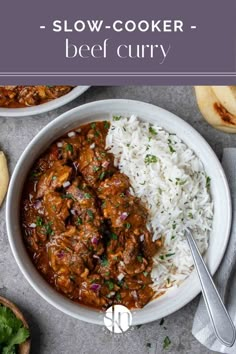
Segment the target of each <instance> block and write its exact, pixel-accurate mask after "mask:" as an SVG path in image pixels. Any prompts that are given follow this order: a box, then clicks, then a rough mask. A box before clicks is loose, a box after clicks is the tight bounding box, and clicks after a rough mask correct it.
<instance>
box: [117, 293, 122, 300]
mask: <svg viewBox="0 0 236 354" xmlns="http://www.w3.org/2000/svg"><path fill="white" fill-rule="evenodd" d="M116 300H117V301H120V300H121V295H120V293H116Z"/></svg>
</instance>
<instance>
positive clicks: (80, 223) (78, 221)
mask: <svg viewBox="0 0 236 354" xmlns="http://www.w3.org/2000/svg"><path fill="white" fill-rule="evenodd" d="M76 223H77V225H82V223H83V221H82V219H81V218H80V217H78V218H77V222H76Z"/></svg>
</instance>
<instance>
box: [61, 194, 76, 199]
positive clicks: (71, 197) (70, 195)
mask: <svg viewBox="0 0 236 354" xmlns="http://www.w3.org/2000/svg"><path fill="white" fill-rule="evenodd" d="M61 197H62V199H72V200H75V198H74V197H73V195H72V194H71V193H68V194H63V195H62V196H61Z"/></svg>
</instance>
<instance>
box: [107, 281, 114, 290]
mask: <svg viewBox="0 0 236 354" xmlns="http://www.w3.org/2000/svg"><path fill="white" fill-rule="evenodd" d="M105 284H106V285H107V286H108V288H109V290H113V289H114V283H113V281H112V280H105Z"/></svg>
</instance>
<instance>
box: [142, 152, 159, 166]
mask: <svg viewBox="0 0 236 354" xmlns="http://www.w3.org/2000/svg"><path fill="white" fill-rule="evenodd" d="M157 161H158V159H157V157H156V156H155V155H150V154H148V155H146V157H145V159H144V162H145V163H146V164H150V163H156V162H157Z"/></svg>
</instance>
